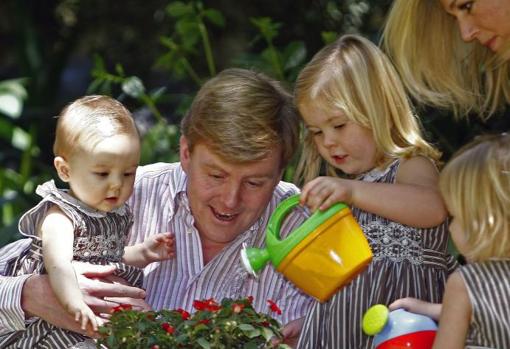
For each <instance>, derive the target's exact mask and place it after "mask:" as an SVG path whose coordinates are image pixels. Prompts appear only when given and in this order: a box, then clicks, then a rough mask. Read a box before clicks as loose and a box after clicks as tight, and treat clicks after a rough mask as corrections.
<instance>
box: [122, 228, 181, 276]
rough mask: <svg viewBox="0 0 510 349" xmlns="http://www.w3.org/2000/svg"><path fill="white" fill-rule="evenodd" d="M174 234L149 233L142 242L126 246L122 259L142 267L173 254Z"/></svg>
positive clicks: (171, 256) (168, 257)
mask: <svg viewBox="0 0 510 349" xmlns="http://www.w3.org/2000/svg"><path fill="white" fill-rule="evenodd" d="M174 242H175V241H174V236H173V234H171V233H161V234H154V235H150V236H149V237H148V238H147V239H145V241H144V242H142V243H139V244H136V245H133V246H126V248H125V249H124V257H123V261H124V262H125V263H126V264H129V265H133V266H135V267H139V268H144V267H145V266H147V264H149V263H152V262H158V261H163V260H166V259H170V258H173V257H174V256H175V246H174Z"/></svg>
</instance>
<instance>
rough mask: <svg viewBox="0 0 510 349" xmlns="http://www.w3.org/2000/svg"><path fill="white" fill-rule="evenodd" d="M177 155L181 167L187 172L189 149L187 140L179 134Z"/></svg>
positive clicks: (189, 157)
mask: <svg viewBox="0 0 510 349" xmlns="http://www.w3.org/2000/svg"><path fill="white" fill-rule="evenodd" d="M179 157H180V161H181V166H182V168H183V169H184V171H185V172H188V168H189V163H190V161H191V151H190V149H189V144H188V140H187V139H186V137H185V136H181V138H180V139H179Z"/></svg>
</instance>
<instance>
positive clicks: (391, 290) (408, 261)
mask: <svg viewBox="0 0 510 349" xmlns="http://www.w3.org/2000/svg"><path fill="white" fill-rule="evenodd" d="M399 164H400V160H396V161H394V162H393V163H391V164H390V165H389V166H387V167H386V168H385V169H384V170H378V169H374V170H372V171H370V172H368V173H366V174H364V175H362V176H360V177H359V178H358V179H359V180H362V181H366V182H377V183H394V182H395V177H396V173H397V170H398V167H399ZM379 200H384V197H381V198H379ZM352 212H353V215H354V217H355V218H356V220H357V221H358V223H359V224H360V226H361V228H362V229H363V232H364V233H365V236H366V237H367V239H368V241H369V244H370V247H371V248H372V252H373V255H374V256H373V260H372V262H371V263H370V264H369V266H368V267H367V269H365V271H364V272H362V273H361V274H360V275H358V276H357V277H356V278H355V279H353V281H352V282H351V283H350V284H348V285H347V286H345V287H344V288H342V289H340V290H339V291H338V292H337V293H336V294H335V295H334V296H333V297H332V298H331V299H330V300H329V301H327V302H325V303H322V304H321V303H318V302H317V303H315V304H314V305H313V306H312V309H311V311H310V313H309V314H308V315H307V317H306V320H305V323H304V325H303V330H302V331H301V335H300V339H299V344H298V348H300V349H303V348H306V349H319V348H329V349H357V348H366V349H369V348H372V342H373V337H370V336H367V335H365V334H364V333H363V332H362V329H361V320H362V317H363V314H364V313H365V311H366V310H367V309H368V308H369V307H371V306H372V305H375V304H385V305H389V304H390V303H392V302H393V301H395V300H397V299H399V298H402V297H415V298H419V299H422V300H425V301H429V302H434V303H439V302H441V299H442V295H443V292H444V286H445V283H446V279H447V277H448V273H449V269H453V268H455V266H456V265H455V263H456V262H455V261H454V259H453V258H451V257H448V254H447V246H448V222H447V221H445V222H444V223H442V224H441V225H439V226H436V227H433V228H428V229H420V228H414V227H410V226H406V225H403V224H400V223H397V222H393V221H390V220H388V219H386V218H383V217H381V216H378V215H375V214H372V213H369V212H366V211H362V210H360V209H358V208H356V207H352Z"/></svg>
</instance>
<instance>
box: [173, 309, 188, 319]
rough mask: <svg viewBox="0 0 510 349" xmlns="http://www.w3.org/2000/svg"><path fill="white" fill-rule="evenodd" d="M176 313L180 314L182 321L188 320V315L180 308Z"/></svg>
mask: <svg viewBox="0 0 510 349" xmlns="http://www.w3.org/2000/svg"><path fill="white" fill-rule="evenodd" d="M176 312H178V313H179V314H181V316H182V319H183V320H188V319H189V318H190V314H189V313H188V312H187V311H186V310H184V309H182V308H179V309H177V310H176Z"/></svg>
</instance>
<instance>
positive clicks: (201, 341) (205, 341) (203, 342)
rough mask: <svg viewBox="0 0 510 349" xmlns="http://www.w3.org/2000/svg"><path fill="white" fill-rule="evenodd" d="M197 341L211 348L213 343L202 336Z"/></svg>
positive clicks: (207, 348) (204, 346) (203, 346)
mask: <svg viewBox="0 0 510 349" xmlns="http://www.w3.org/2000/svg"><path fill="white" fill-rule="evenodd" d="M197 343H198V344H199V345H200V346H201V347H202V348H204V349H211V343H209V342H208V341H207V340H206V339H205V338H203V337H200V338H198V339H197Z"/></svg>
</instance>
